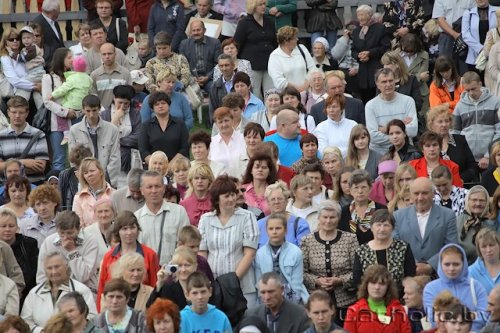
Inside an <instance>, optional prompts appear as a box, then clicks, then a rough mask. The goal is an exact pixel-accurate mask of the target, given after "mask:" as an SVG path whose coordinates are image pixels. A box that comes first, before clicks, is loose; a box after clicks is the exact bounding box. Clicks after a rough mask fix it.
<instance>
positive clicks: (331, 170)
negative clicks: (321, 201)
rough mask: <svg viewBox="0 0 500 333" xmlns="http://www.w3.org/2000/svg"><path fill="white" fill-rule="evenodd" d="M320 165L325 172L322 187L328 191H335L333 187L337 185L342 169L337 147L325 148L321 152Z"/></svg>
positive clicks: (340, 156)
mask: <svg viewBox="0 0 500 333" xmlns="http://www.w3.org/2000/svg"><path fill="white" fill-rule="evenodd" d="M321 163H322V164H323V168H324V169H325V171H326V172H325V178H324V179H323V185H325V186H326V187H327V188H328V189H329V190H335V188H334V187H335V184H336V183H337V180H338V177H339V172H340V170H341V169H342V168H343V167H344V158H343V157H342V152H341V151H340V149H339V148H338V147H326V148H325V149H324V150H323V159H322V160H321Z"/></svg>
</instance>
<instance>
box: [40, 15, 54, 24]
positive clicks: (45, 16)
mask: <svg viewBox="0 0 500 333" xmlns="http://www.w3.org/2000/svg"><path fill="white" fill-rule="evenodd" d="M42 16H43V17H44V18H45V20H46V21H47V22H48V23H49V24H50V26H52V25H53V24H55V22H54V20H53V19H51V18H50V17H48V16H47V15H45V14H44V13H43V12H42Z"/></svg>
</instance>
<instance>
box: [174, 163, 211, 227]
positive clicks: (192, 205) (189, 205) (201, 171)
mask: <svg viewBox="0 0 500 333" xmlns="http://www.w3.org/2000/svg"><path fill="white" fill-rule="evenodd" d="M213 181H214V175H213V173H212V169H211V168H210V166H209V165H208V164H205V163H198V164H195V165H193V166H191V169H189V172H188V184H189V188H188V190H187V192H186V197H185V199H183V200H181V202H180V205H181V206H183V207H184V208H185V209H186V212H187V214H188V216H189V222H190V223H191V224H192V225H194V226H195V227H198V223H199V222H200V217H201V215H203V214H205V213H208V212H210V211H212V202H211V201H210V194H209V191H208V190H209V188H210V185H212V183H213Z"/></svg>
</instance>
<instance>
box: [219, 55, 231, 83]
mask: <svg viewBox="0 0 500 333" xmlns="http://www.w3.org/2000/svg"><path fill="white" fill-rule="evenodd" d="M219 69H220V71H221V73H222V75H223V76H224V78H225V79H226V80H230V79H231V78H232V77H233V73H234V63H232V62H231V61H230V60H229V59H220V60H219Z"/></svg>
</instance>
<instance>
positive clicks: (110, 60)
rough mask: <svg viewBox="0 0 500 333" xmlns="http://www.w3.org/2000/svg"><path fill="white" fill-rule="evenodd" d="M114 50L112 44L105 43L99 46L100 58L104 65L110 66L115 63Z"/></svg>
mask: <svg viewBox="0 0 500 333" xmlns="http://www.w3.org/2000/svg"><path fill="white" fill-rule="evenodd" d="M115 57H116V50H115V47H114V46H113V44H110V43H106V44H104V45H103V46H101V59H102V63H103V65H105V66H112V65H113V64H114V63H115Z"/></svg>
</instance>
